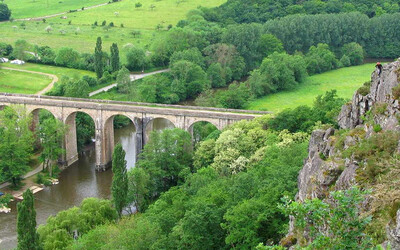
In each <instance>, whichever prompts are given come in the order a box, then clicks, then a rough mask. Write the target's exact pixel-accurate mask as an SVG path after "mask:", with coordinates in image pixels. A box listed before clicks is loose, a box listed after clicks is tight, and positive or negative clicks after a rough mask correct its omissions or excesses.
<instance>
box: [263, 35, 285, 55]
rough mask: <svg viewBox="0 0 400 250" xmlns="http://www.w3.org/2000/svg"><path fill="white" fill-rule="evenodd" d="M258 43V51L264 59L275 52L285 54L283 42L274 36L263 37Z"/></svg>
mask: <svg viewBox="0 0 400 250" xmlns="http://www.w3.org/2000/svg"><path fill="white" fill-rule="evenodd" d="M258 43H259V44H258V50H259V52H260V53H261V54H262V55H263V57H267V56H269V55H271V54H272V53H274V52H278V53H282V52H284V50H283V44H282V41H281V40H279V39H278V38H277V37H276V36H274V35H272V34H264V35H262V36H261V37H260V40H259V42H258Z"/></svg>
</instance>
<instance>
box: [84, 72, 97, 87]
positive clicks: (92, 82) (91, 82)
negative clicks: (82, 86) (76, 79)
mask: <svg viewBox="0 0 400 250" xmlns="http://www.w3.org/2000/svg"><path fill="white" fill-rule="evenodd" d="M82 80H84V81H86V82H87V83H88V84H89V86H90V87H93V86H96V85H97V79H96V78H94V77H91V76H88V75H84V76H83V77H82Z"/></svg>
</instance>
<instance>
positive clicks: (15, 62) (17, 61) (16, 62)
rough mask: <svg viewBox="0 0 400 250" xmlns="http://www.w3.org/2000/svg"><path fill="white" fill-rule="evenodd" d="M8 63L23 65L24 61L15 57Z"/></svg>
mask: <svg viewBox="0 0 400 250" xmlns="http://www.w3.org/2000/svg"><path fill="white" fill-rule="evenodd" d="M10 63H12V64H18V65H23V64H25V62H24V61H22V60H19V59H17V60H13V61H11V62H10Z"/></svg>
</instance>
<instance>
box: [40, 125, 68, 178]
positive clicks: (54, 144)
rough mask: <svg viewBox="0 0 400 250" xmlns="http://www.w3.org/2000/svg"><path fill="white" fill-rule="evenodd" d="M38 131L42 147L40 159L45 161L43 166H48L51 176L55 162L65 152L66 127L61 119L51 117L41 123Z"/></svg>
mask: <svg viewBox="0 0 400 250" xmlns="http://www.w3.org/2000/svg"><path fill="white" fill-rule="evenodd" d="M36 133H37V135H38V138H39V139H40V142H41V147H42V152H41V154H40V157H39V159H40V161H41V162H42V163H43V168H47V169H48V170H49V173H50V176H53V167H52V166H53V163H54V161H56V160H58V158H59V157H60V156H61V155H62V154H63V152H64V150H63V148H62V147H61V143H62V141H63V139H64V135H65V133H66V127H65V125H64V124H63V123H62V122H61V121H59V120H57V119H55V118H53V117H51V118H48V119H45V120H44V121H43V122H42V123H41V124H40V126H39V128H38V130H37V132H36ZM52 162H53V163H52Z"/></svg>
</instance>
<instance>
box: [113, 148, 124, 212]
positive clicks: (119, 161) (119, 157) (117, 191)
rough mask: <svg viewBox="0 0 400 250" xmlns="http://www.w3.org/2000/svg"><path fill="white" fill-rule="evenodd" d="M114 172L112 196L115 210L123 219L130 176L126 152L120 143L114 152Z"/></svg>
mask: <svg viewBox="0 0 400 250" xmlns="http://www.w3.org/2000/svg"><path fill="white" fill-rule="evenodd" d="M112 172H113V180H112V184H111V194H112V197H113V202H114V206H115V209H116V210H117V212H118V215H119V217H121V213H122V209H123V208H124V206H125V205H126V201H127V195H128V174H127V172H126V160H125V151H124V149H123V148H122V145H121V144H119V143H118V144H117V145H116V146H115V148H114V152H113V159H112Z"/></svg>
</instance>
